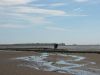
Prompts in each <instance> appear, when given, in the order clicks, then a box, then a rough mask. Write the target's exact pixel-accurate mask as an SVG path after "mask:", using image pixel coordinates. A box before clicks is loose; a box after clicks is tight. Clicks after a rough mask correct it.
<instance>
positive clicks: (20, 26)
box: [0, 24, 27, 29]
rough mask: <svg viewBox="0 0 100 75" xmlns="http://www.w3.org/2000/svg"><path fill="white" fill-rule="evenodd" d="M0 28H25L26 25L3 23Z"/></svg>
mask: <svg viewBox="0 0 100 75" xmlns="http://www.w3.org/2000/svg"><path fill="white" fill-rule="evenodd" d="M0 28H17V29H19V28H27V26H25V25H12V24H3V25H0Z"/></svg>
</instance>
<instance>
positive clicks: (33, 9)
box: [14, 7, 66, 16]
mask: <svg viewBox="0 0 100 75" xmlns="http://www.w3.org/2000/svg"><path fill="white" fill-rule="evenodd" d="M14 11H15V12H17V13H21V14H44V15H51V16H65V15H66V12H64V11H62V10H51V9H42V8H36V7H16V8H15V10H14Z"/></svg>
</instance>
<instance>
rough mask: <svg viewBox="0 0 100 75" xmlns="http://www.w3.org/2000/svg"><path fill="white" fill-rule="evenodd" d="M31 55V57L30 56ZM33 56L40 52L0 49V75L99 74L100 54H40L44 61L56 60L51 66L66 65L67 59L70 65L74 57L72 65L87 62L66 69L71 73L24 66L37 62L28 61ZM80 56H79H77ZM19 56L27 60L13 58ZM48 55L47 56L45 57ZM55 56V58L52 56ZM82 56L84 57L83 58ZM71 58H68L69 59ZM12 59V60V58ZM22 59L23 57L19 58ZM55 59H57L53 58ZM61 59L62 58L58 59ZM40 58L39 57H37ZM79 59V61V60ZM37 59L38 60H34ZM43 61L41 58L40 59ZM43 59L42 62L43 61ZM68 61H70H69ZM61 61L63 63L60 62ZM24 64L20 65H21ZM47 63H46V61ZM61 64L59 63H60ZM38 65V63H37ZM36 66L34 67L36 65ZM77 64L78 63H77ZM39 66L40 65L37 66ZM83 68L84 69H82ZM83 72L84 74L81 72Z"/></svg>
mask: <svg viewBox="0 0 100 75" xmlns="http://www.w3.org/2000/svg"><path fill="white" fill-rule="evenodd" d="M31 56H32V58H31ZM33 56H35V57H36V56H40V57H41V53H36V52H33V51H31V52H28V51H24V52H22V51H0V75H73V74H72V73H74V72H76V74H74V75H80V73H82V74H81V75H86V73H87V75H89V74H90V75H99V74H100V60H99V57H100V54H88V53H81V54H76V53H75V54H74V53H73V54H72V53H71V54H69V53H67V55H65V54H53V55H52V54H50V56H48V55H47V54H44V55H43V54H42V57H44V61H48V62H50V61H54V62H56V61H58V60H59V62H57V63H58V64H55V63H54V64H53V66H60V67H61V66H67V65H66V62H65V60H69V61H68V62H67V64H68V66H70V65H72V64H70V63H73V61H72V60H73V59H74V58H75V61H74V65H76V66H77V64H83V63H84V64H87V63H88V64H89V65H88V64H87V65H86V66H82V67H76V68H75V69H74V68H73V69H72V70H67V71H73V72H72V73H69V72H65V73H59V72H57V71H53V72H52V71H43V70H42V69H44V67H41V69H40V70H37V69H35V68H32V67H29V66H28V67H27V66H25V65H26V64H29V65H31V64H32V65H33V64H37V63H36V62H33V61H32V62H30V61H31V59H33ZM79 56H80V57H79ZM21 57H27V58H28V61H26V59H25V60H15V59H14V58H21ZM45 57H48V58H45ZM54 57H55V58H54ZM84 57H85V58H86V59H84ZM69 58H70V59H71V60H70V59H69ZM13 59H14V60H13ZM21 59H23V58H21ZM55 59H57V60H55ZM60 59H62V60H60ZM39 60H41V59H39ZM80 60H81V61H80ZM36 61H38V60H36ZM42 61H43V60H42ZM44 61H43V62H44ZM69 62H70V63H69ZM61 63H63V64H61ZM23 64H24V66H20V65H23ZM47 64H48V63H47ZM60 64H61V65H60ZM48 65H49V66H52V65H50V64H48ZM37 66H38V64H37ZM37 66H36V67H37ZM68 66H67V67H65V71H66V69H68ZM78 66H79V65H78ZM39 67H40V66H39ZM83 70H84V71H83ZM78 71H80V73H78ZM81 71H82V72H81ZM83 72H84V74H83Z"/></svg>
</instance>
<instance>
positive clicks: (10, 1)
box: [0, 0, 34, 5]
mask: <svg viewBox="0 0 100 75" xmlns="http://www.w3.org/2000/svg"><path fill="white" fill-rule="evenodd" d="M31 1H32V0H0V5H19V4H27V3H29V2H31ZM33 1H34V0H33Z"/></svg>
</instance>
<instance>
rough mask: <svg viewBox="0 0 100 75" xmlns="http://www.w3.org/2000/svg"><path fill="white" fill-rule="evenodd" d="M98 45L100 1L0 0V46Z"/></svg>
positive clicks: (99, 42)
mask: <svg viewBox="0 0 100 75" xmlns="http://www.w3.org/2000/svg"><path fill="white" fill-rule="evenodd" d="M13 43H66V44H100V0H0V44H13Z"/></svg>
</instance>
